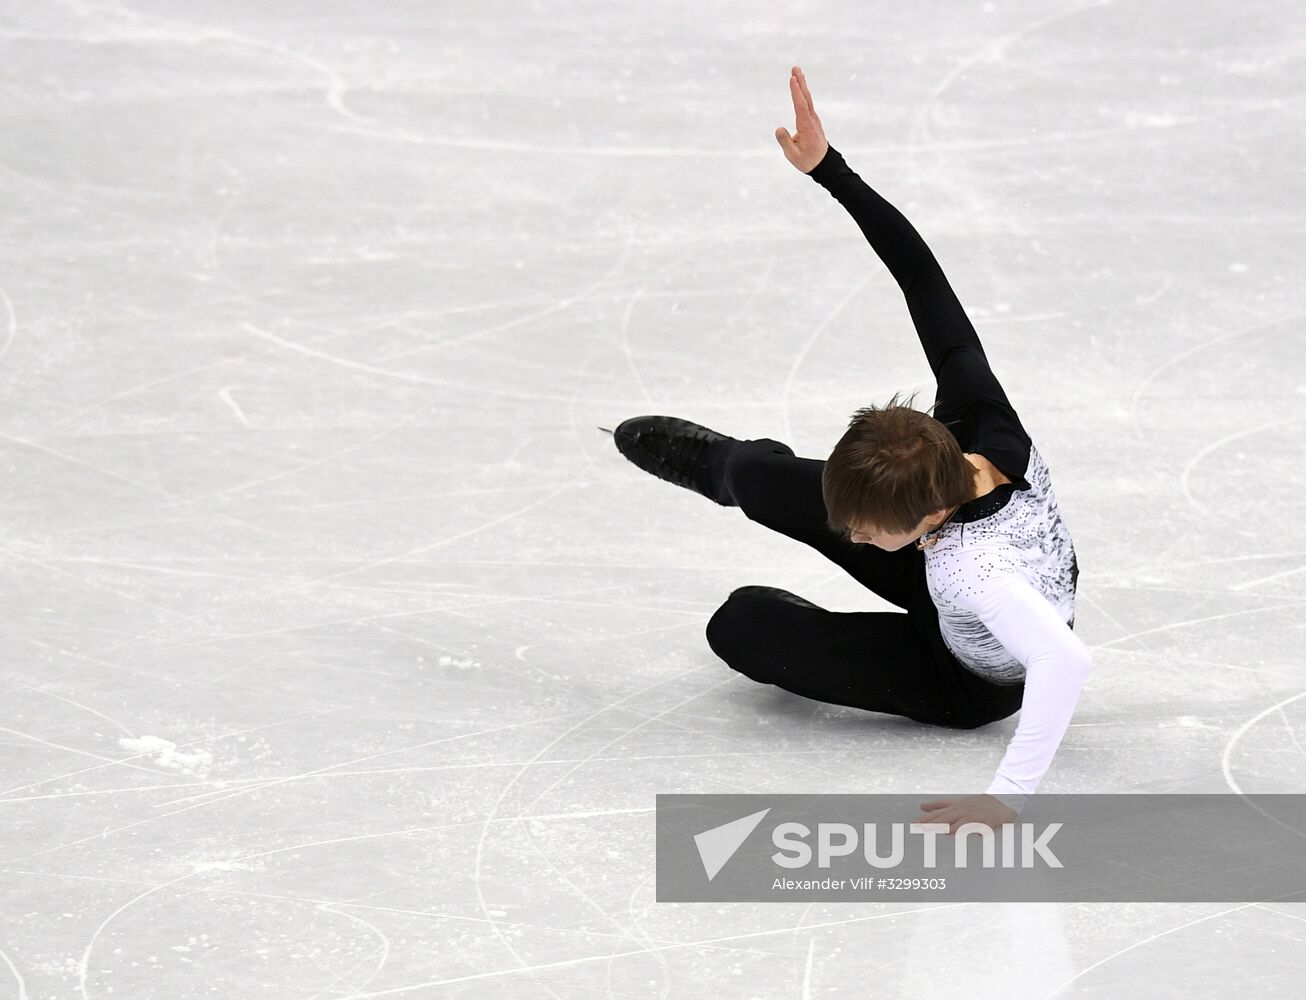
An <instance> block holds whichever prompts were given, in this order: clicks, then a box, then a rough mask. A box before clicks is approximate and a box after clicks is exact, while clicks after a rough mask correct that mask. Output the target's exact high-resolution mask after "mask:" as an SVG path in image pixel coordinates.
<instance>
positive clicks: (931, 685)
mask: <svg viewBox="0 0 1306 1000" xmlns="http://www.w3.org/2000/svg"><path fill="white" fill-rule="evenodd" d="M781 594H783V592H778V591H776V590H775V589H774V588H770V587H741V588H739V589H738V590H736V591H734V592H733V593H732V594H731V595H730V597H729V599H728V600H726V602H725V603H724V604H722V605H721V607H720V608H718V609H717V611H716V613H715V614H713V615H712V617H711V619H710V620H709V621H708V624H707V641H708V645H710V646H711V647H712V650H713V652H715V653H716V654H717V655H718V656H719V657H721V659H723V660H724V661H725V662H726V663H727V664H728V665H729V666H730V667H732V668H733V669H735V670H737V671H739V672H740V673H741V674H743V675H745V676H746V677H749V678H751V679H753V680H755V681H758V682H760V683H763V684H774V685H776V686H777V687H781V688H784V689H785V690H786V691H791V692H793V693H794V694H798V695H802V696H803V697H806V698H812V699H815V700H816V701H823V702H827V703H830V704H834V705H848V706H851V707H853V708H862V709H867V710H869V711H873V712H885V713H888V714H891V715H901V716H905V717H907V718H909V719H915V720H917V721H919V722H926V723H930V724H933V725H941V726H955V727H959V728H972V727H973V726H975V725H980V724H983V722H987V721H991V720H990V719H987V718H985V719H982V720H977V719H976V716H975V712H974V709H975V706H974V704H973V703H972V700H971V698H970V695H969V692H968V691H967V690H966V688H965V683H964V681H963V682H962V683H959V682H958V679H957V677H956V676H955V673H956V670H957V669H959V668H955V667H950V666H949V665H948V664H947V663H946V662H943V661H941V660H940V659H939V658H938V656H937V655H935V651H933V650H932V649H931V648H930V646H929V643H928V642H927V641H926V640H925V639H923V638H922V636H921V632H920V630H919V629H917V628H916V626H915V625H914V623H913V622H912V621H911V617H910V615H908V614H905V613H903V612H898V611H863V612H850V613H849V612H834V611H826V610H825V609H823V608H818V607H815V606H814V605H810V604H806V603H804V604H798V603H795V602H794V601H793V600H787V599H785V598H784V597H782V596H780V595H781Z"/></svg>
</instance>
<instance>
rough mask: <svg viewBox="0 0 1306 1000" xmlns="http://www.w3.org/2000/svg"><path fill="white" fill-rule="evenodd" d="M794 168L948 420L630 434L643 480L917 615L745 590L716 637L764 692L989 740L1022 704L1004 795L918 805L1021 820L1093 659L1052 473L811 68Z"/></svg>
mask: <svg viewBox="0 0 1306 1000" xmlns="http://www.w3.org/2000/svg"><path fill="white" fill-rule="evenodd" d="M789 89H790V92H791V96H792V97H793V102H794V114H795V118H796V124H797V130H796V131H795V133H794V134H793V135H792V136H791V135H790V134H789V132H788V131H787V130H785V129H784V128H783V127H781V128H777V129H776V131H775V136H776V140H777V141H778V142H779V144H780V147H781V149H783V150H784V154H785V156H786V158H787V159H788V160H789V162H790V163H792V164H793V165H794V166H795V167H796V168H797V169H799V170H800V171H802V172H803V173H805V174H807V175H808V176H809V177H811V178H812V179H813V180H814V181H816V182H817V183H818V184H820V185H821V186H822V187H824V188H825V189H826V190H827V191H829V192H830V194H831V195H832V196H833V197H834V198H836V199H837V200H838V201H839V203H840V204H841V205H843V207H844V208H845V209H847V211H848V212H849V214H850V215H851V216H852V217H853V220H854V221H855V222H856V223H857V225H858V226H859V227H860V228H861V231H862V233H863V234H864V235H865V236H866V239H867V240H868V241H869V242H870V244H871V246H872V248H874V250H875V252H876V253H877V254H878V255H879V257H880V259H881V260H882V261H883V262H884V263H885V265H886V266H887V267H888V269H889V271H890V273H891V274H892V275H893V277H894V279H895V280H896V281H897V282H898V285H899V286H900V287H901V288H902V292H903V295H904V296H905V297H906V299H907V308H908V310H909V311H910V313H911V317H912V321H913V323H914V325H915V327H916V332H917V334H918V335H919V337H920V341H921V346H922V347H923V348H924V349H925V356H926V358H927V359H928V361H929V364H930V368H931V370H932V371H933V373H934V377H935V379H936V381H937V385H938V391H937V393H936V396H935V401H934V406H933V407H932V409H933V414H934V415H933V416H930V415H929V413H927V412H921V411H919V410H917V409H915V408H914V407H913V406H912V403H913V402H914V397H912V398H908V399H907V400H905V401H904V400H902V399H900V398H899V396H898V395H897V394H895V395H894V397H893V398H892V399H891V400H890V401H889V402H888V403H887V404H886V405H884V406H882V407H881V406H867V407H864V408H862V409H859V410H858V411H857V412H856V413H855V414H854V415H853V417H852V421H851V423H850V424H849V426H848V430H847V431H846V432H845V433H844V435H843V436H842V437H841V438H840V439H839V442H838V443H837V444H836V445H835V446H834V450H833V451H832V452H831V453H830V457H829V458H827V459H826V460H825V461H824V462H822V461H819V460H817V459H812V458H798V457H795V455H794V452H793V450H792V449H791V448H790V447H789V446H788V445H786V444H783V443H782V442H780V441H775V440H772V439H770V438H760V439H752V440H737V439H735V438H732V437H727V436H726V435H724V434H720V433H718V432H716V431H714V430H711V429H709V428H707V427H703V426H701V425H699V424H695V423H692V422H690V421H688V420H683V419H680V418H677V417H669V416H640V417H631V418H630V419H628V420H625V421H623V422H622V423H621V424H620V425H619V426H618V427H617V428H616V430H615V432H614V439H615V441H616V445H617V448H618V449H619V450H620V451H621V453H622V454H623V455H625V456H626V458H628V459H629V460H630V461H631V462H633V463H634V464H635V465H637V466H639V467H640V468H641V469H643V470H645V471H646V472H650V473H652V474H653V475H655V476H657V477H658V478H660V479H664V480H667V481H668V482H671V483H674V484H676V485H678V486H683V487H687V488H688V489H691V490H694V491H696V492H698V493H701V494H703V495H704V496H706V497H708V498H709V499H711V500H713V501H715V502H716V503H718V504H720V505H722V506H725V507H739V508H740V509H741V510H742V511H743V513H744V515H745V516H746V517H748V518H749V519H750V520H753V521H756V522H758V523H759V524H762V525H765V526H766V527H768V528H770V529H772V530H774V531H779V532H781V533H782V534H785V535H788V536H789V537H790V538H794V539H797V540H798V541H800V542H803V543H805V544H807V545H810V546H811V547H812V548H814V549H816V550H817V551H818V552H820V553H821V554H823V555H825V556H826V557H828V558H829V559H830V560H832V561H833V562H835V563H836V564H838V565H839V566H841V567H843V569H845V570H846V571H847V572H849V573H850V574H852V576H853V578H854V579H856V580H857V581H858V582H859V583H861V584H862V585H863V586H865V587H867V588H869V589H870V590H872V591H874V592H875V593H876V594H878V595H880V597H882V598H884V599H885V600H886V601H888V602H889V603H891V604H893V605H895V606H897V607H898V608H901V609H902V610H901V611H860V612H852V613H838V612H833V611H827V610H825V609H823V608H820V607H817V606H816V605H815V604H812V603H811V602H809V601H806V600H804V599H803V598H801V597H798V596H796V595H794V594H791V593H789V592H787V591H784V590H780V589H777V588H775V587H764V586H748V587H740V588H739V589H737V590H735V591H734V592H733V593H731V594H730V596H729V598H728V599H727V600H726V602H725V603H724V604H722V605H721V607H720V608H718V609H717V611H716V612H715V613H714V614H713V615H712V617H711V619H710V620H709V621H708V623H707V642H708V645H709V646H710V647H711V648H712V650H713V651H714V652H715V653H716V654H717V655H718V656H720V657H721V659H722V660H724V661H725V662H726V663H727V664H728V665H729V666H730V667H732V668H733V669H735V670H737V671H739V672H740V673H741V674H743V675H744V676H746V677H750V678H752V679H753V680H755V681H759V682H761V683H763V684H774V685H776V686H778V687H781V688H784V689H785V690H786V691H792V692H793V693H795V694H799V695H802V696H804V697H807V698H813V699H815V700H817V701H823V702H829V703H831V704H835V705H849V706H853V707H856V708H861V709H867V710H869V711H873V712H886V713H890V714H893V715H901V716H906V717H907V718H909V719H915V720H917V721H919V722H923V723H928V724H931V725H936V726H949V727H953V728H957V729H973V728H975V727H978V726H983V725H985V724H986V723H990V722H994V721H996V720H998V719H1005V718H1007V717H1008V716H1010V715H1011V714H1013V713H1014V712H1016V711H1017V710H1020V712H1021V715H1020V721H1019V724H1018V725H1017V727H1016V731H1015V734H1014V736H1013V737H1012V739H1011V742H1010V744H1009V745H1008V747H1007V751H1006V754H1005V755H1004V756H1003V758H1002V760H1001V762H1000V764H999V765H998V768H997V772H996V774H995V776H994V778H993V780H992V782H991V783H990V784H989V787H988V789H987V790H986V791H985V792H984V793H983V794H980V795H967V796H964V797H961V798H950V799H939V800H936V801H933V802H923V803H921V808H922V810H923V814H922V815H921V816H920V817H919V818H918V819H917V820H916V822H922V823H923V822H931V823H947V824H948V825H949V829H950V831H951V832H953V833H955V832H956V831H957V828H958V827H959V826H960V825H961V824H962V823H966V822H978V823H983V824H985V825H987V826H992V827H997V826H1000V825H1001V824H1003V823H1007V822H1012V821H1014V820H1015V818H1016V816H1017V815H1018V813H1019V811H1020V809H1021V807H1022V806H1023V805H1024V803H1025V801H1026V800H1027V798H1028V796H1029V795H1031V794H1033V792H1034V790H1035V787H1036V786H1037V785H1038V783H1039V781H1040V779H1041V778H1042V777H1043V775H1044V773H1045V772H1046V771H1047V769H1048V767H1049V765H1050V764H1051V762H1052V757H1053V754H1055V753H1056V750H1057V747H1058V745H1059V744H1060V742H1061V739H1062V736H1063V735H1064V734H1065V731H1066V727H1067V725H1068V724H1069V722H1070V717H1071V713H1072V712H1073V711H1074V707H1075V703H1076V701H1077V699H1078V697H1079V692H1080V689H1081V688H1082V687H1083V684H1084V679H1085V677H1086V676H1087V674H1088V671H1089V668H1090V666H1091V662H1090V658H1089V653H1088V649H1087V648H1086V647H1085V646H1084V644H1083V643H1082V642H1081V641H1080V640H1079V638H1078V637H1076V636H1075V634H1074V632H1073V631H1072V629H1073V628H1074V616H1075V587H1076V583H1077V580H1078V576H1079V567H1078V564H1077V562H1076V559H1075V549H1074V546H1073V544H1072V542H1071V539H1070V532H1069V531H1068V529H1067V527H1066V524H1065V522H1064V521H1063V520H1062V518H1061V515H1060V513H1059V511H1058V508H1057V501H1056V496H1055V495H1054V493H1053V491H1052V482H1051V479H1050V477H1049V474H1048V468H1047V465H1046V464H1045V463H1044V461H1043V458H1042V456H1041V455H1040V454H1039V452H1038V450H1037V449H1036V448H1035V447H1034V446H1033V443H1032V442H1031V441H1030V438H1029V435H1028V434H1027V433H1026V432H1025V428H1024V427H1023V426H1021V422H1020V418H1019V417H1018V416H1017V415H1016V411H1015V410H1014V409H1013V408H1012V406H1011V403H1010V402H1009V401H1008V399H1007V395H1006V393H1005V392H1004V391H1003V389H1002V386H1001V385H999V384H998V380H997V378H995V377H994V374H993V372H992V370H991V369H990V367H989V362H988V359H987V357H986V356H985V354H984V349H983V347H981V345H980V341H979V337H978V336H977V335H976V333H975V329H974V327H973V326H972V325H971V323H970V321H969V320H968V319H967V317H966V313H965V312H964V311H963V310H962V307H961V304H960V302H959V301H958V300H957V297H956V295H955V294H954V293H953V290H952V288H951V286H950V285H949V284H948V281H947V279H946V278H945V277H944V274H943V271H942V269H941V268H940V267H939V264H938V262H937V261H936V260H935V258H934V255H933V254H932V253H931V251H930V250H929V248H928V247H927V246H926V245H925V242H924V241H923V240H922V239H921V236H920V234H919V233H917V231H916V230H915V228H913V226H912V225H911V223H909V222H908V221H907V219H906V218H904V217H903V215H902V214H901V213H900V212H899V211H898V210H897V209H896V208H894V207H893V206H892V205H890V204H889V203H888V202H887V201H886V200H885V199H884V198H883V197H881V196H880V195H879V194H877V193H876V192H875V191H874V190H872V189H871V188H870V187H869V186H868V185H867V184H866V183H865V182H864V181H863V180H862V179H861V177H859V176H858V175H857V174H856V173H854V172H853V171H852V170H851V169H850V168H849V167H848V165H847V163H846V162H845V161H844V158H843V156H842V155H840V153H839V151H838V150H836V149H834V148H833V147H832V146H830V144H829V142H827V141H826V137H825V131H824V129H823V128H822V126H821V121H820V119H819V118H818V117H817V115H816V109H815V107H814V106H813V104H812V96H811V93H810V91H809V90H808V88H807V82H806V80H805V79H804V77H803V73H802V70H801V69H800V68H799V67H797V66H795V67H793V69H792V71H791V73H790V77H789Z"/></svg>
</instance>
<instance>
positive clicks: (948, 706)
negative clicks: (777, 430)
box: [707, 438, 1025, 729]
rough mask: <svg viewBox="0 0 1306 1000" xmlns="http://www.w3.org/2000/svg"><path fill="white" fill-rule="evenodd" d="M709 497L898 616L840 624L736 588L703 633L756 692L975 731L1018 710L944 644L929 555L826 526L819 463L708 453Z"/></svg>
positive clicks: (836, 615)
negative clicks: (834, 568)
mask: <svg viewBox="0 0 1306 1000" xmlns="http://www.w3.org/2000/svg"><path fill="white" fill-rule="evenodd" d="M710 460H711V466H712V470H713V471H712V478H713V487H714V489H716V491H717V492H718V495H720V496H722V497H723V498H727V499H732V500H733V501H734V502H735V503H737V504H738V505H739V507H740V508H741V509H742V510H743V512H744V514H745V515H747V516H748V518H749V519H750V520H753V521H756V522H757V523H758V524H762V525H765V526H766V527H768V528H771V529H772V530H773V531H778V532H780V533H781V534H784V535H788V536H789V537H790V538H794V539H797V540H798V541H800V542H803V543H805V544H807V545H810V546H811V547H812V548H814V549H816V550H817V551H818V552H820V553H821V554H822V555H824V556H826V558H828V559H830V560H831V561H833V562H835V563H836V564H838V565H839V566H842V567H843V568H844V569H845V570H847V571H848V572H849V573H851V574H852V576H853V578H854V579H856V580H857V581H858V582H859V583H861V584H862V585H863V586H865V587H867V588H868V589H870V590H872V591H874V592H875V593H876V594H878V595H880V596H881V597H882V598H884V599H885V600H886V601H888V602H890V603H891V604H895V605H897V606H898V607H899V608H902V609H903V610H902V611H855V612H846V613H845V612H835V611H826V610H825V609H823V608H818V607H815V606H810V605H808V604H806V603H802V604H800V603H796V602H795V601H793V600H791V599H790V598H791V597H792V596H793V595H788V596H786V592H783V591H782V592H780V593H776V592H774V590H772V589H769V588H762V587H741V588H739V589H738V590H736V591H734V592H733V593H732V594H731V595H730V597H729V599H727V600H726V602H725V603H724V604H723V605H721V607H720V608H718V609H717V611H716V613H715V614H713V615H712V617H711V619H710V620H709V621H708V623H707V641H708V645H710V646H711V647H712V650H713V652H715V653H716V654H717V655H718V656H719V657H721V659H723V660H725V662H726V663H727V664H729V665H730V666H731V667H733V668H734V669H735V670H738V671H739V672H740V673H741V674H744V675H745V676H747V677H751V678H752V679H753V680H755V681H760V682H761V683H763V684H775V685H776V686H778V687H781V688H784V689H785V690H786V691H792V692H793V693H794V694H799V695H803V696H804V697H807V698H814V699H815V700H817V701H824V702H829V703H831V704H835V705H849V706H852V707H854V708H864V709H868V710H870V711H873V712H887V713H889V714H891V715H903V716H906V717H907V718H909V719H915V720H917V721H919V722H925V723H930V724H933V725H938V726H952V727H956V728H960V729H973V728H975V727H976V726H982V725H984V724H986V723H989V722H993V721H995V720H997V719H1004V718H1006V717H1007V716H1009V715H1011V714H1012V713H1014V712H1015V711H1016V710H1018V709H1019V708H1020V702H1021V698H1022V696H1023V694H1024V689H1025V686H1024V684H1014V685H1001V684H994V683H992V682H990V681H987V680H985V679H984V678H983V677H981V676H979V675H978V674H975V673H973V672H972V671H969V670H967V669H966V668H965V667H963V666H961V664H959V663H958V662H957V660H956V658H955V657H954V656H953V655H952V653H951V652H950V651H949V650H948V648H947V646H946V645H945V644H944V642H943V636H942V635H941V634H940V632H939V616H938V611H937V610H936V608H935V607H934V602H933V600H931V598H930V595H929V591H928V589H927V587H926V583H925V553H924V552H921V551H920V550H919V549H917V548H916V546H915V545H907V546H906V547H904V548H902V549H899V550H898V551H896V552H886V551H885V550H884V549H881V548H878V547H876V546H874V545H869V544H855V543H853V542H849V541H846V540H845V539H844V538H842V537H841V536H840V535H838V534H836V533H835V532H833V531H831V530H830V528H829V527H828V526H827V524H826V512H825V501H824V500H823V499H822V497H821V469H822V467H823V466H824V465H825V463H824V462H823V461H819V460H817V459H811V458H796V457H795V456H794V454H793V452H792V450H791V449H789V448H788V447H787V446H786V445H783V444H781V443H780V442H778V441H773V440H770V439H769V438H762V439H758V440H751V441H742V442H738V443H731V442H724V443H722V444H718V445H714V446H713V452H712V454H711V455H710Z"/></svg>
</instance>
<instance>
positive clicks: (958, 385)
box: [775, 66, 1010, 405]
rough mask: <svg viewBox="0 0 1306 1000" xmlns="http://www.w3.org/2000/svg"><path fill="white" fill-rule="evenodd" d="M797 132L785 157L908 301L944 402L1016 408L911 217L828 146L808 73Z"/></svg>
mask: <svg viewBox="0 0 1306 1000" xmlns="http://www.w3.org/2000/svg"><path fill="white" fill-rule="evenodd" d="M789 89H790V91H791V94H792V96H793V101H794V118H795V121H796V123H797V132H796V133H795V134H794V135H793V136H792V137H791V136H790V135H789V133H788V132H787V131H786V130H785V129H783V128H778V129H776V133H775V134H776V139H777V140H778V141H779V143H780V146H781V148H782V149H783V150H784V153H785V157H786V158H787V159H788V160H789V162H790V163H792V164H793V165H794V166H795V167H797V168H798V169H799V170H801V171H802V172H803V173H805V174H808V175H809V176H810V177H811V178H812V179H813V180H815V181H816V182H817V183H818V184H820V185H821V186H822V187H824V188H825V189H826V190H827V191H829V192H830V194H831V195H832V196H833V197H834V198H835V199H836V200H838V202H839V203H840V204H841V205H843V207H844V208H845V209H847V210H848V213H849V214H850V215H851V216H852V217H853V220H854V221H855V222H856V223H857V225H858V228H860V229H861V231H862V234H863V235H864V236H865V237H866V239H867V241H868V242H869V243H870V244H871V247H872V248H873V249H874V250H875V252H876V253H877V254H878V255H879V257H880V259H881V260H882V261H884V264H885V266H886V267H888V269H889V272H890V273H891V274H892V275H893V277H894V280H896V281H897V282H898V285H899V287H900V288H901V289H902V291H903V294H904V296H905V297H906V299H907V308H908V309H909V311H910V312H911V317H912V321H913V323H914V324H915V326H916V332H917V334H918V335H919V337H920V341H921V347H922V348H924V350H925V357H926V359H927V360H928V361H929V364H930V370H931V371H933V372H934V377H935V378H936V379H937V380H938V383H939V396H940V399H942V400H944V401H946V402H949V403H960V402H963V401H964V400H967V399H977V398H993V399H997V400H999V401H1001V402H1003V403H1007V405H1010V403H1009V402H1008V400H1007V397H1006V393H1005V392H1004V391H1003V389H1002V386H1001V385H1000V384H999V383H998V380H997V378H996V377H995V376H994V375H993V371H992V369H991V368H990V367H989V363H988V359H987V357H985V355H984V349H983V347H982V346H981V345H980V340H979V336H978V334H976V332H975V328H974V326H972V325H971V322H970V320H969V318H968V317H967V316H966V313H965V310H963V309H962V307H961V303H960V302H959V301H958V300H957V296H956V294H955V293H954V292H953V290H952V286H951V285H950V284H949V283H948V280H947V278H946V277H945V276H944V273H943V269H942V268H941V267H940V266H939V262H938V261H937V260H936V259H935V257H934V254H933V252H931V250H930V248H929V247H928V246H926V244H925V241H924V240H923V239H922V238H921V235H920V233H918V232H917V231H916V228H915V227H914V226H913V225H912V224H911V223H910V222H908V221H907V219H906V217H905V216H904V215H903V214H902V213H901V212H900V211H898V209H896V208H894V207H893V205H891V204H889V202H888V201H886V200H885V199H884V198H883V197H881V196H880V195H879V194H878V193H877V192H876V191H874V190H873V189H872V188H871V187H870V185H868V184H867V183H866V182H865V181H864V180H862V178H861V177H860V176H858V175H857V174H856V173H854V172H853V170H852V169H851V168H850V167H849V166H848V164H847V162H845V160H844V158H843V156H842V154H841V153H840V152H839V151H838V150H837V149H835V148H834V147H833V146H831V145H830V144H829V142H828V141H827V140H826V137H825V130H824V128H823V127H822V125H821V120H820V119H819V118H818V117H817V116H816V109H815V107H814V106H813V104H812V95H811V93H810V92H809V91H808V89H807V81H806V80H805V78H804V77H803V72H802V70H801V69H800V68H799V67H797V66H795V67H793V70H792V71H791V74H790V77H789Z"/></svg>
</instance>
